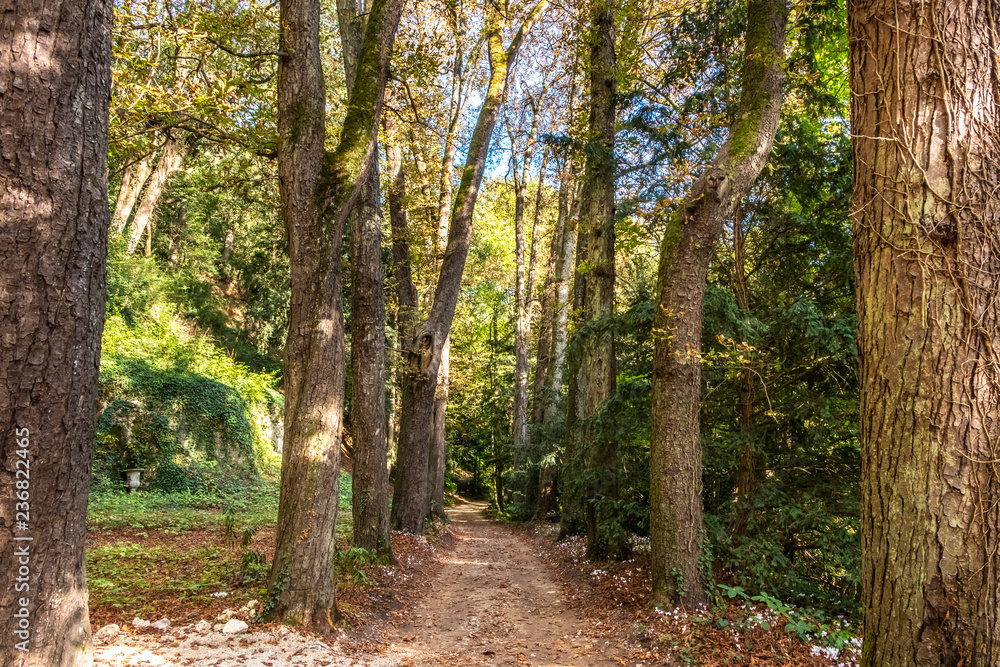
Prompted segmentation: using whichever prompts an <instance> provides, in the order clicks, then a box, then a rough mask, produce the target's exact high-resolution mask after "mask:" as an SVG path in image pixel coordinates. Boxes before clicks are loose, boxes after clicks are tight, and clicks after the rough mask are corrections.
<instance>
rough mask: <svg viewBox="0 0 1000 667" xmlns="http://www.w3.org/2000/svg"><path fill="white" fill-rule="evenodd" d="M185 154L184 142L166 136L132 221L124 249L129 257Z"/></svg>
mask: <svg viewBox="0 0 1000 667" xmlns="http://www.w3.org/2000/svg"><path fill="white" fill-rule="evenodd" d="M187 152H188V148H187V145H186V144H185V143H184V142H182V141H180V140H178V139H175V138H174V137H173V136H172V135H169V134H168V135H167V140H166V142H165V143H164V144H163V151H162V152H161V153H160V159H159V160H158V161H157V163H156V169H155V170H154V171H153V175H152V176H150V177H149V178H148V179H147V180H146V188H145V191H144V192H143V194H142V203H141V204H139V210H138V211H136V212H135V218H133V219H132V227H131V231H130V232H129V237H128V247H127V249H126V253H127V254H129V255H131V254H132V253H133V252H135V249H136V248H137V247H138V246H139V241H140V240H141V239H142V234H143V232H145V231H146V228H147V227H148V226H149V224H150V221H151V220H152V219H153V213H154V212H155V210H156V202H158V201H160V195H162V194H163V190H164V188H166V186H167V180H168V179H169V178H170V176H171V175H172V174H173V173H174V172H175V171H177V170H178V169H180V168H181V164H182V163H183V162H184V157H185V156H186V155H187Z"/></svg>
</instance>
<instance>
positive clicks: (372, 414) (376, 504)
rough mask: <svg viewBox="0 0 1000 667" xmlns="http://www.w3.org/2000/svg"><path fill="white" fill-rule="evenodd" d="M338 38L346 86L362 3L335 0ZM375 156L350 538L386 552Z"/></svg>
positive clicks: (358, 283) (360, 212) (354, 320)
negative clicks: (352, 530)
mask: <svg viewBox="0 0 1000 667" xmlns="http://www.w3.org/2000/svg"><path fill="white" fill-rule="evenodd" d="M337 16H338V24H339V26H340V42H341V44H342V45H343V51H344V70H345V72H344V73H345V75H346V77H347V87H348V90H350V89H353V87H354V85H355V76H356V74H357V69H358V60H357V58H358V53H359V52H360V50H361V40H362V38H363V37H364V29H365V16H366V13H365V11H364V7H363V6H361V4H360V3H359V2H357V0H338V2H337ZM379 194H380V193H379V172H378V160H372V161H371V162H370V164H369V165H368V171H367V172H366V173H365V174H364V179H363V185H362V189H361V193H360V195H359V196H358V201H357V203H355V205H354V210H353V211H352V212H351V219H350V223H351V379H352V382H351V438H352V440H353V441H354V448H353V452H352V457H351V460H352V462H353V464H354V470H353V473H352V476H351V477H352V484H351V495H352V500H353V503H352V506H351V510H352V520H353V526H354V544H355V546H359V547H363V548H365V549H370V550H379V551H387V550H388V549H389V548H390V544H389V469H388V467H387V465H388V460H387V456H388V451H387V449H386V447H387V442H386V431H385V429H386V423H385V292H384V290H383V284H382V219H381V218H382V216H381V212H382V204H381V199H380V197H379Z"/></svg>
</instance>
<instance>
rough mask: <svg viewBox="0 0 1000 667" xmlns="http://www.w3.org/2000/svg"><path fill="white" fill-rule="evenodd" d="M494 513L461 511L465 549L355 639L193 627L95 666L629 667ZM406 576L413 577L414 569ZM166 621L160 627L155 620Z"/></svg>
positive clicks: (111, 646) (407, 588)
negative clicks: (623, 666)
mask: <svg viewBox="0 0 1000 667" xmlns="http://www.w3.org/2000/svg"><path fill="white" fill-rule="evenodd" d="M484 509H485V505H484V504H477V503H463V504H460V505H458V506H457V507H455V508H453V509H451V510H450V511H449V515H450V518H451V520H452V524H451V527H450V528H449V533H450V534H451V535H452V536H453V538H452V539H451V540H449V541H448V542H450V544H447V545H446V547H445V548H443V549H439V550H438V552H437V558H436V559H435V561H436V562H435V563H434V564H430V563H426V562H425V563H423V567H422V568H420V567H418V568H415V569H411V570H410V575H407V576H409V577H411V578H412V579H413V580H411V581H410V582H409V584H407V583H406V582H400V584H401V585H400V586H398V587H396V588H397V590H396V591H395V592H392V593H389V594H386V593H385V592H384V591H376V592H375V593H373V594H372V596H371V597H373V598H375V599H382V600H385V599H386V598H387V597H391V598H393V600H394V603H395V604H394V605H392V606H394V607H395V611H392V610H388V611H386V610H380V609H378V606H379V605H376V606H374V607H371V608H369V609H367V610H364V611H361V612H360V613H359V617H358V618H359V619H361V620H360V623H359V624H358V626H357V627H356V628H355V629H354V630H350V629H349V630H347V631H340V634H339V635H337V636H327V637H322V638H320V637H317V636H312V635H309V634H307V633H299V632H293V631H289V630H288V629H287V628H261V629H257V628H251V629H252V630H253V631H252V632H250V633H247V634H243V635H238V636H230V635H222V634H221V633H217V632H208V633H206V634H199V633H197V632H195V631H194V630H193V629H191V628H190V627H186V628H171V629H170V630H168V631H167V632H165V633H161V632H158V631H148V630H147V631H144V633H143V634H129V633H127V632H123V633H121V634H119V635H118V636H117V637H114V638H110V639H109V640H107V641H105V642H99V645H98V646H97V648H96V650H95V654H96V655H95V664H97V665H107V666H113V667H124V666H126V665H162V666H163V667H168V666H179V665H205V666H210V667H237V666H238V665H246V666H249V667H258V666H261V667H277V666H279V665H280V666H282V667H283V666H284V665H301V666H303V667H313V666H321V665H322V666H327V665H329V666H332V667H341V666H345V667H346V666H348V665H358V666H359V667H360V666H368V667H390V666H399V667H410V666H412V667H416V666H418V665H455V666H457V665H484V666H487V665H488V666H493V665H531V666H535V667H563V666H578V665H579V666H591V665H593V666H595V667H596V666H601V665H615V664H625V660H624V659H621V658H619V655H628V653H629V652H630V651H628V649H627V648H626V647H625V646H624V645H623V642H622V641H621V640H619V639H616V637H614V636H612V635H610V634H609V633H608V632H607V629H606V628H602V627H600V625H601V624H600V622H598V621H594V620H586V619H585V618H584V617H583V616H581V614H580V612H579V611H578V610H577V608H575V607H574V605H573V604H572V603H571V600H570V599H568V597H567V595H566V593H565V592H564V589H563V586H562V585H561V583H560V581H559V578H558V575H557V572H556V570H555V569H554V567H553V566H552V565H551V564H550V563H549V562H547V561H546V559H545V558H543V554H542V553H541V552H540V550H539V549H538V547H537V543H535V542H534V541H533V540H531V539H529V538H528V537H527V536H525V535H524V534H523V533H521V532H518V531H514V530H512V529H510V528H509V527H506V526H502V525H499V524H497V523H496V522H493V521H490V520H488V519H487V518H486V517H485V516H484V514H483V510H484ZM410 539H412V538H410ZM399 570H400V571H401V572H402V571H406V567H405V563H404V564H401V566H400V567H399ZM424 575H429V576H424ZM405 578H406V577H404V579H405ZM414 580H415V581H414ZM379 596H382V597H381V598H379ZM353 597H354V598H355V599H357V598H358V597H359V596H358V595H354V596H353ZM342 599H344V598H343V597H342ZM156 618H160V616H158V615H157V616H155V617H153V618H151V619H148V620H155V619H156ZM366 618H367V619H370V620H371V621H373V622H376V623H378V622H379V621H378V619H380V618H384V619H389V620H385V621H381V625H382V627H381V628H380V629H375V628H373V627H371V626H369V625H368V624H367V623H366V622H365V620H364V619H366ZM392 619H395V620H392ZM208 620H212V619H208ZM356 620H357V619H356ZM96 629H97V628H96V627H95V630H96ZM126 630H128V628H126ZM373 630H374V631H373ZM133 632H134V631H133ZM359 648H363V649H364V650H359ZM616 658H618V659H616ZM629 662H630V664H635V663H632V662H631V661H629ZM647 664H648V663H647Z"/></svg>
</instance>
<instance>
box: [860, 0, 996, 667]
mask: <svg viewBox="0 0 1000 667" xmlns="http://www.w3.org/2000/svg"><path fill="white" fill-rule="evenodd" d="M996 11H997V8H996V6H995V5H994V4H989V3H985V4H984V3H980V2H976V1H962V2H952V3H940V4H904V5H900V4H897V3H891V2H865V3H861V2H856V1H854V2H850V3H849V18H848V24H849V25H848V30H849V34H850V44H851V52H850V76H851V92H852V95H851V129H852V133H853V142H854V146H853V153H854V169H855V181H854V182H855V186H854V197H853V202H852V210H853V211H854V230H855V242H854V253H855V271H856V274H857V279H858V283H857V290H858V293H857V294H858V301H857V304H858V352H859V355H860V360H861V448H862V459H861V460H862V484H861V489H862V524H861V530H862V541H861V543H862V545H863V546H862V549H863V551H862V571H861V576H862V601H863V607H864V616H865V618H864V632H865V637H864V646H863V650H862V665H869V666H876V665H878V666H881V665H941V666H944V665H949V666H950V665H964V666H965V667H985V666H986V665H997V664H1000V618H998V614H1000V577H998V575H1000V572H998V569H1000V568H998V563H997V549H998V546H1000V509H998V507H1000V479H998V469H997V465H998V464H997V461H998V460H1000V447H998V442H1000V420H998V408H1000V402H998V393H997V392H998V390H1000V384H998V382H1000V366H998V363H1000V359H998V356H997V343H998V339H997V333H998V330H1000V313H998V305H997V304H998V298H1000V283H998V276H1000V228H998V224H997V222H998V219H1000V205H998V199H997V195H996V187H997V183H1000V87H998V81H1000V65H998V60H997V58H998V55H1000V43H998V39H997V33H996V24H995V16H996Z"/></svg>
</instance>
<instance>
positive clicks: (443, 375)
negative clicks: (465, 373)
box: [427, 337, 451, 519]
mask: <svg viewBox="0 0 1000 667" xmlns="http://www.w3.org/2000/svg"><path fill="white" fill-rule="evenodd" d="M450 371H451V338H450V337H449V338H448V339H447V340H445V342H444V347H443V348H441V367H440V370H439V371H438V384H437V391H436V392H435V393H434V430H433V432H432V433H431V436H432V438H433V441H432V443H431V448H430V453H429V454H430V455H429V456H428V459H427V483H428V484H429V489H430V494H429V502H430V506H429V507H428V512H430V513H432V514H435V515H437V516H438V517H440V518H442V519H444V518H446V516H445V513H444V468H445V451H444V445H445V426H446V425H445V416H446V414H447V411H448V391H449V389H451V378H450V377H449V373H450Z"/></svg>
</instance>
